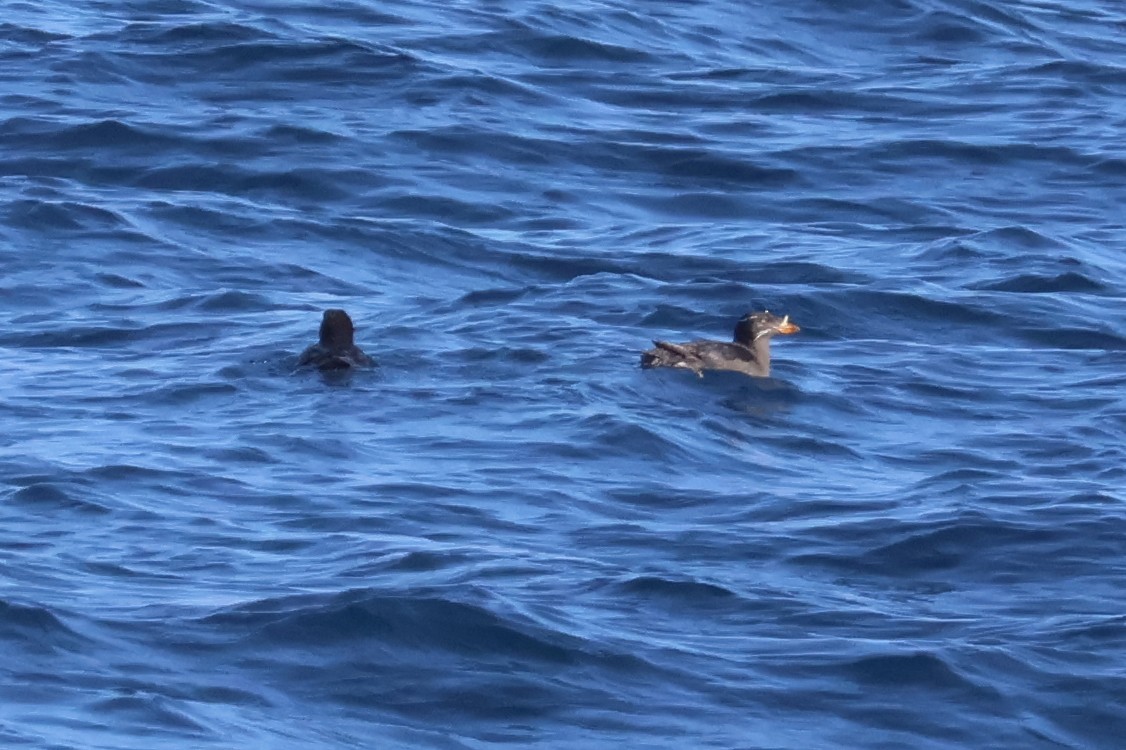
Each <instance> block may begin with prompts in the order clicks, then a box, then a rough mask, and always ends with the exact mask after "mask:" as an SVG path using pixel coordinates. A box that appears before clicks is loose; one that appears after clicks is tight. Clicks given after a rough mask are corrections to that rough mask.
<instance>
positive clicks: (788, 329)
mask: <svg viewBox="0 0 1126 750" xmlns="http://www.w3.org/2000/svg"><path fill="white" fill-rule="evenodd" d="M800 330H801V329H800V328H798V327H797V326H796V325H795V324H793V323H791V322H790V316H789V315H787V316H786V317H784V318H782V325H780V326H778V333H797V332H798V331H800Z"/></svg>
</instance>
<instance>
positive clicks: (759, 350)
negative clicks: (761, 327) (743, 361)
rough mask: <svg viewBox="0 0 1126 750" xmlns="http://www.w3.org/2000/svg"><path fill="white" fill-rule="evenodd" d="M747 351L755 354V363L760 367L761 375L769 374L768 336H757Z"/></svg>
mask: <svg viewBox="0 0 1126 750" xmlns="http://www.w3.org/2000/svg"><path fill="white" fill-rule="evenodd" d="M746 346H747V348H748V349H750V350H751V351H752V352H754V353H755V361H756V362H758V363H759V364H760V365H762V369H763V375H769V374H770V336H759V337H758V338H756V339H755V340H754V341H752V342H751V343H750V344H749V345H746Z"/></svg>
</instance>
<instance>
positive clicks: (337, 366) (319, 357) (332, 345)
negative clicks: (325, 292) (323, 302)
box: [297, 310, 375, 370]
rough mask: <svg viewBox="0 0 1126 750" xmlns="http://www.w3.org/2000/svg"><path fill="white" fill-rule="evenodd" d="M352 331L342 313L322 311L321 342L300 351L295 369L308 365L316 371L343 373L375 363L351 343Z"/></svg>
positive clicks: (345, 316) (346, 316) (350, 323)
mask: <svg viewBox="0 0 1126 750" xmlns="http://www.w3.org/2000/svg"><path fill="white" fill-rule="evenodd" d="M354 333H355V328H354V327H353V325H352V319H351V318H349V317H348V313H346V312H344V311H343V310H325V314H324V317H323V318H322V319H321V333H320V336H321V340H320V341H318V342H317V343H315V344H313V345H312V346H310V347H309V348H308V349H306V350H305V351H303V352H301V356H300V357H298V359H297V366H298V367H305V366H306V365H310V366H312V367H316V368H317V369H318V370H343V369H346V368H349V367H368V366H371V365H374V364H375V361H374V360H373V359H372V358H371V357H369V356H368V355H366V354H364V353H363V351H362V350H361V349H360V347H358V346H356V344H355V342H354V341H353V338H352V337H353V335H354Z"/></svg>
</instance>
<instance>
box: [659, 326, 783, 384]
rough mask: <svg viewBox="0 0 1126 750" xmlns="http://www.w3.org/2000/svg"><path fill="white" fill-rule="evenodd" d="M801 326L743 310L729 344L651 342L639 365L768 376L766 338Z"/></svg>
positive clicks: (768, 359) (723, 342)
mask: <svg viewBox="0 0 1126 750" xmlns="http://www.w3.org/2000/svg"><path fill="white" fill-rule="evenodd" d="M800 330H801V329H800V328H798V327H797V326H796V325H794V324H793V323H791V322H790V316H789V315H786V316H784V317H781V318H779V317H778V316H777V315H771V314H770V311H769V310H763V311H762V312H756V313H747V314H746V315H744V316H743V317H742V318H740V319H739V322H738V323H736V324H735V336H734V339H735V340H734V341H733V342H732V343H730V344H729V343H727V342H725V341H689V342H688V343H685V344H670V343H669V342H667V341H654V342H653V343H654V344H656V345H657V346H656V348H655V349H650V350H649V351H647V352H644V353H643V354H642V355H641V366H642V367H683V368H686V369H688V370H692V371H693V372H694V373H696V374H697V375H699V376H700V377H704V370H734V371H735V372H741V373H743V374H744V375H753V376H755V377H760V378H765V377H768V376H769V375H770V339H771V337H772V336H773V335H774V334H776V333H786V334H789V333H797V332H798V331H800Z"/></svg>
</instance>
